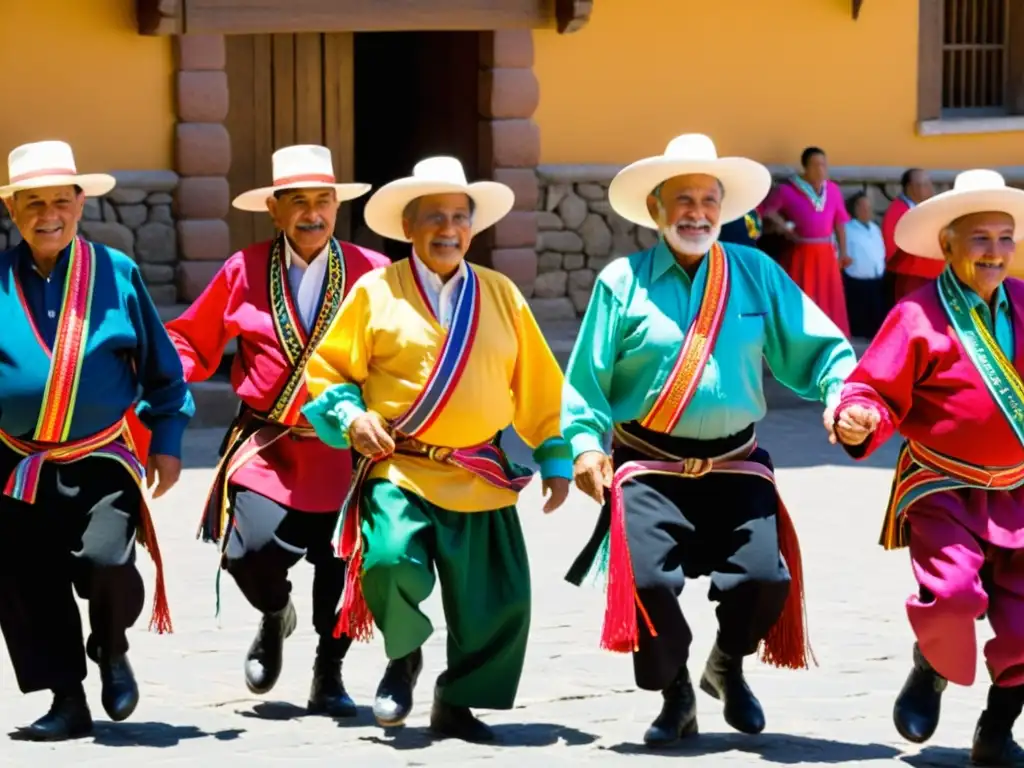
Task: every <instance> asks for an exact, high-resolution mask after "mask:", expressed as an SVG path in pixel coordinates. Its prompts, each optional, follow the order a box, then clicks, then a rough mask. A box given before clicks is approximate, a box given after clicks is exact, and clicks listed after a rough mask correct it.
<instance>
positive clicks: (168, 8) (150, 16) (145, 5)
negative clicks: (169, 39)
mask: <svg viewBox="0 0 1024 768" xmlns="http://www.w3.org/2000/svg"><path fill="white" fill-rule="evenodd" d="M183 2H184V0H135V16H136V20H137V23H138V28H139V34H140V35H178V34H181V33H182V32H183V31H184V24H183V23H182V22H183V18H182V13H183V10H184V8H183V6H182V3H183Z"/></svg>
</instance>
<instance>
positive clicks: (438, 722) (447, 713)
mask: <svg viewBox="0 0 1024 768" xmlns="http://www.w3.org/2000/svg"><path fill="white" fill-rule="evenodd" d="M430 730H431V731H433V732H434V733H435V734H437V735H438V736H444V737H447V738H450V739H462V741H469V742H472V743H474V744H486V743H487V742H490V741H494V731H492V730H491V729H490V727H489V726H487V725H486V724H485V723H483V722H481V721H480V720H478V719H477V718H476V717H475V716H474V715H473V713H472V712H471V711H470V709H469V707H457V706H455V705H454V704H446V703H445V702H443V701H441V698H440V696H438V694H437V692H436V691H435V692H434V706H433V707H431V709H430Z"/></svg>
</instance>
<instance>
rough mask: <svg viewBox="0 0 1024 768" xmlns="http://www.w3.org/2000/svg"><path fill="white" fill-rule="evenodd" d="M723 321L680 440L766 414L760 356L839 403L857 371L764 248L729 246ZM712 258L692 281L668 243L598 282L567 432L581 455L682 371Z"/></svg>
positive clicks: (678, 431) (575, 370) (572, 383)
mask: <svg viewBox="0 0 1024 768" xmlns="http://www.w3.org/2000/svg"><path fill="white" fill-rule="evenodd" d="M723 246H724V249H725V253H726V258H727V259H728V260H729V277H730V290H729V298H728V304H727V309H726V314H725V317H724V319H723V321H722V327H721V330H720V331H719V335H718V340H717V342H716V344H715V349H714V351H713V353H712V355H711V358H710V360H709V361H708V363H707V365H706V366H705V368H704V371H703V373H702V376H701V380H700V383H699V384H698V386H697V390H696V392H695V393H694V396H693V399H692V400H691V401H690V404H689V405H688V406H687V408H686V410H685V412H684V413H683V416H682V418H681V419H680V420H679V423H678V424H677V425H676V427H675V429H674V430H673V431H672V434H673V435H675V436H677V437H687V438H695V439H698V440H713V439H716V438H722V437H727V436H729V435H733V434H736V433H737V432H740V431H741V430H743V429H744V428H746V427H747V426H749V425H750V424H752V423H754V422H756V421H759V420H760V419H762V418H763V417H764V415H765V413H766V412H767V407H766V404H765V399H764V388H763V373H764V368H763V364H762V359H765V360H767V362H768V366H769V367H770V368H771V371H772V374H773V375H774V376H775V378H776V379H777V380H779V381H780V382H782V383H783V384H784V385H786V386H787V387H789V388H790V389H792V390H793V391H794V392H795V393H796V394H798V395H799V396H800V397H803V398H805V399H808V400H820V401H823V402H825V403H826V404H828V405H832V404H834V403H835V402H837V401H838V398H839V394H840V390H841V389H842V385H843V382H844V381H845V380H846V377H847V376H848V375H849V374H850V373H851V372H852V371H853V369H854V366H855V365H856V362H857V361H856V355H855V353H854V351H853V348H852V347H851V346H850V343H849V342H848V341H847V340H846V338H845V337H844V336H843V334H842V333H841V332H840V331H839V329H838V328H837V327H836V325H835V324H834V323H833V322H832V321H831V320H830V319H829V318H828V316H827V315H825V313H824V312H822V311H821V310H820V309H819V308H818V306H817V305H816V304H815V303H814V302H813V301H812V300H811V299H810V298H808V296H807V295H806V294H804V293H803V292H802V291H801V290H800V288H799V287H798V286H797V285H796V283H794V282H793V280H792V279H790V277H789V275H787V274H786V273H785V272H784V271H783V270H782V268H781V267H780V266H779V265H778V264H776V263H775V262H774V261H772V259H771V258H770V257H769V256H768V255H767V254H765V253H762V252H761V251H759V250H757V249H755V248H749V247H747V246H742V245H734V244H731V243H729V244H723ZM706 276H707V260H706V259H705V260H703V261H702V262H701V263H700V266H699V267H698V269H697V271H696V273H695V274H694V277H693V279H692V280H691V279H690V276H689V275H687V273H686V271H685V270H683V268H682V267H680V266H679V264H678V262H677V261H676V259H675V257H674V256H673V255H672V252H671V251H670V250H669V249H668V247H667V246H666V245H665V242H664V240H660V241H659V242H658V244H657V245H655V246H654V247H653V248H651V249H649V250H646V251H640V252H638V253H634V254H632V255H631V256H626V257H624V258H620V259H616V260H615V261H613V262H612V263H611V264H609V265H608V266H607V267H605V268H604V270H602V271H601V274H599V275H598V277H597V281H596V283H595V286H594V292H593V295H592V296H591V300H590V305H589V306H588V307H587V312H586V314H585V315H584V318H583V324H582V327H581V328H580V333H579V336H578V337H577V339H576V346H575V348H574V349H573V353H572V357H571V358H570V360H569V366H568V369H567V371H566V383H565V389H564V391H563V397H562V431H563V435H564V437H565V438H566V439H567V440H569V441H570V443H571V445H572V449H573V457H574V458H575V457H577V456H579V455H580V454H581V453H583V452H585V451H594V450H602V446H601V441H602V437H603V436H604V435H605V434H607V433H608V432H609V431H610V430H611V428H612V426H613V425H614V424H620V423H623V422H627V421H633V420H640V419H642V418H643V417H644V416H645V415H646V414H647V412H648V411H649V410H650V408H651V407H652V406H653V404H654V402H655V400H656V399H657V397H658V393H659V392H660V391H661V388H662V386H663V385H664V383H665V381H666V380H667V379H668V376H669V374H670V372H671V370H672V368H673V366H674V364H675V361H676V358H677V356H678V354H679V350H680V349H681V347H682V343H683V339H684V337H685V335H686V329H687V328H688V327H689V325H690V323H691V322H692V320H693V319H694V318H695V317H696V315H697V312H698V310H699V308H700V302H701V299H702V297H703V295H704V285H705V281H706Z"/></svg>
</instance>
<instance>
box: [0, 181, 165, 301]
mask: <svg viewBox="0 0 1024 768" xmlns="http://www.w3.org/2000/svg"><path fill="white" fill-rule="evenodd" d="M113 175H114V176H115V177H116V178H117V186H116V187H114V189H113V190H111V191H110V192H109V193H108V194H106V195H104V196H103V197H91V198H88V199H87V200H86V203H85V212H84V213H83V215H82V223H81V227H80V228H81V232H82V235H83V236H85V237H86V238H88V239H89V240H92V241H94V242H97V243H103V244H104V245H108V246H110V247H111V248H116V249H118V250H119V251H123V252H124V253H126V254H128V255H129V256H131V257H132V258H133V259H135V261H136V262H138V264H139V269H140V271H141V272H142V278H143V280H144V281H145V282H146V285H147V287H148V288H149V291H150V294H151V295H152V296H153V301H154V302H155V303H156V304H163V305H167V304H174V303H175V302H176V301H177V293H178V291H177V288H176V286H175V265H176V264H177V261H178V239H177V234H176V232H175V223H174V215H173V213H172V208H171V206H172V202H173V199H174V198H173V193H174V190H175V188H176V187H177V186H178V176H177V174H175V173H173V172H172V171H129V172H123V173H114V174H113ZM20 241H21V235H20V233H19V232H18V230H17V228H15V226H14V223H13V222H12V221H11V220H10V218H9V217H8V215H7V210H6V208H4V209H3V212H2V214H0V249H4V248H11V247H13V246H15V245H17V244H18V243H19V242H20Z"/></svg>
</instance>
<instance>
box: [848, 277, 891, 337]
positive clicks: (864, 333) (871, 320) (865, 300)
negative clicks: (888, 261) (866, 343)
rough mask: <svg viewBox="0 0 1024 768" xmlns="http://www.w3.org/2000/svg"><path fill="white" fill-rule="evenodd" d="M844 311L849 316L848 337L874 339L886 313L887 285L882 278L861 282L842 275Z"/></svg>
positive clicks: (858, 279)
mask: <svg viewBox="0 0 1024 768" xmlns="http://www.w3.org/2000/svg"><path fill="white" fill-rule="evenodd" d="M843 289H844V291H845V293H846V311H847V312H848V313H849V316H850V335H851V336H857V337H859V338H862V339H871V338H874V336H875V334H876V333H878V329H879V328H880V327H881V325H882V321H883V320H885V315H886V313H887V311H888V310H887V309H886V304H887V303H888V299H887V297H886V290H887V284H886V280H885V278H884V277H879V278H877V279H874V280H862V279H860V278H856V277H850V276H849V275H847V274H846V273H845V272H844V273H843Z"/></svg>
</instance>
